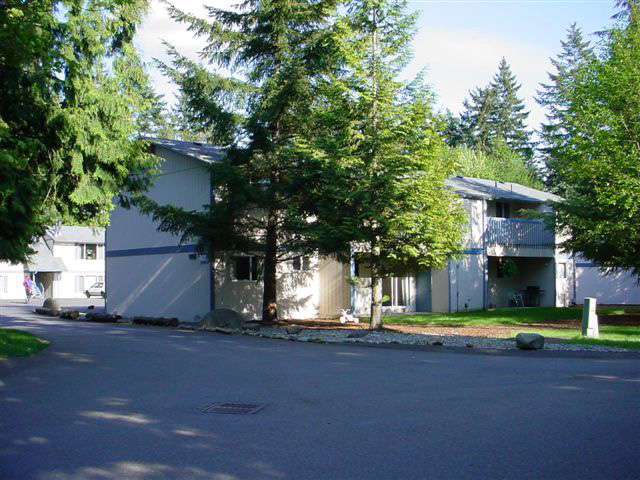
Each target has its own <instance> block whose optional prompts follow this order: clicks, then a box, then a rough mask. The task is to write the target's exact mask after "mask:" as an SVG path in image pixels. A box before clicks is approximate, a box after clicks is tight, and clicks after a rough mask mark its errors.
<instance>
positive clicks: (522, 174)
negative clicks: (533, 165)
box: [443, 143, 544, 189]
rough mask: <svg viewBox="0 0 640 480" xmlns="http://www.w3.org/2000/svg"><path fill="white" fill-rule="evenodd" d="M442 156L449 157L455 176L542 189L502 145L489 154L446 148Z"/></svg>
mask: <svg viewBox="0 0 640 480" xmlns="http://www.w3.org/2000/svg"><path fill="white" fill-rule="evenodd" d="M443 154H444V155H445V156H447V157H450V160H449V161H450V162H452V163H453V165H454V173H455V174H456V175H460V176H463V177H473V178H484V179H487V180H496V181H498V182H512V183H519V184H520V185H525V186H527V187H531V188H536V189H543V187H544V185H543V184H542V182H541V181H540V180H538V178H537V177H536V176H535V174H534V173H533V172H532V170H531V169H530V168H529V167H528V166H527V164H526V163H525V161H524V160H523V159H522V158H521V157H519V156H518V155H517V154H516V153H515V152H513V151H512V150H511V149H509V147H507V146H506V145H504V143H499V144H497V145H496V147H495V149H494V151H493V152H492V153H490V154H486V153H483V152H481V151H478V150H472V149H470V148H468V147H448V148H446V149H445V150H444V153H443Z"/></svg>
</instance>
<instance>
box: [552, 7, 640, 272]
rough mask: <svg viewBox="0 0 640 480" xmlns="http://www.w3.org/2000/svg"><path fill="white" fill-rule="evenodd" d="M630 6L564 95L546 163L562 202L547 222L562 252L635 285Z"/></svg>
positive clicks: (639, 45) (635, 134) (636, 194)
mask: <svg viewBox="0 0 640 480" xmlns="http://www.w3.org/2000/svg"><path fill="white" fill-rule="evenodd" d="M627 3H628V4H629V14H628V15H626V16H623V17H622V19H623V20H622V23H621V24H620V25H617V26H615V27H614V28H612V29H611V30H609V31H608V32H606V34H605V35H604V36H603V40H602V45H601V49H600V51H599V53H598V55H597V57H595V58H589V59H587V60H585V61H584V62H582V63H581V65H580V66H579V67H578V69H577V70H576V71H575V72H574V75H573V77H572V81H571V85H570V88H567V96H566V100H567V102H566V110H565V114H564V115H563V119H564V124H563V130H564V132H565V138H564V139H563V141H562V142H561V143H560V144H559V145H558V147H557V148H555V149H554V150H553V152H552V154H553V158H552V162H551V163H550V168H551V170H552V173H553V175H554V176H555V177H556V178H557V182H558V184H559V185H562V186H563V187H564V197H565V200H564V201H563V202H558V203H557V204H555V205H554V208H555V212H556V214H555V216H554V217H553V218H551V219H550V220H551V221H554V222H555V224H556V226H557V229H558V231H560V232H563V233H564V234H568V238H567V240H566V241H565V242H563V245H564V247H565V248H566V249H568V250H570V251H573V252H576V253H579V254H580V255H582V256H583V257H585V258H587V259H589V260H591V261H593V262H595V263H597V264H598V265H599V266H601V267H602V268H603V269H631V270H632V271H633V272H634V273H635V274H636V275H638V277H639V278H640V260H639V259H640V222H639V221H638V214H639V213H640V142H639V139H640V16H639V14H640V6H638V4H637V2H627Z"/></svg>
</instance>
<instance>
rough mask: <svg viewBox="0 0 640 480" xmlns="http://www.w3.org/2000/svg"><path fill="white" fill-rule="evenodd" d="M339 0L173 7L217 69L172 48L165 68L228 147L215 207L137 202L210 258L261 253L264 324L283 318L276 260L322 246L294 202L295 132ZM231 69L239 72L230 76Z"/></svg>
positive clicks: (321, 67)
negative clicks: (194, 12) (308, 233)
mask: <svg viewBox="0 0 640 480" xmlns="http://www.w3.org/2000/svg"><path fill="white" fill-rule="evenodd" d="M335 8H336V5H335V3H334V2H332V1H316V0H291V1H282V0H262V1H258V0H246V1H245V2H244V3H242V4H241V5H239V6H237V7H236V9H235V10H234V11H226V10H221V9H217V8H212V7H209V8H208V15H209V19H208V20H203V19H200V18H197V17H194V16H190V15H187V14H185V13H183V12H181V11H179V10H178V9H176V8H173V7H170V8H169V11H170V14H171V16H172V17H173V18H174V19H175V20H177V21H179V22H182V23H186V24H187V25H189V29H190V30H191V31H193V32H194V33H195V34H196V35H198V36H204V37H206V38H207V39H208V42H209V43H208V46H207V47H206V48H205V49H204V51H203V52H202V57H203V58H204V59H206V60H207V61H208V62H209V63H210V64H212V65H214V66H216V67H217V70H216V71H215V72H211V71H210V70H209V69H207V68H205V67H203V66H202V65H200V64H197V63H195V62H192V61H190V60H188V59H187V58H185V57H184V56H182V55H181V54H180V53H178V52H177V51H176V50H175V49H174V48H172V47H169V53H170V54H171V56H172V57H173V60H172V63H171V65H166V64H164V65H161V66H162V68H163V69H164V71H165V73H166V74H167V75H168V76H169V77H170V78H171V79H172V80H173V81H174V82H175V83H177V84H178V85H179V87H180V91H181V102H182V105H181V107H182V108H181V111H182V113H183V115H184V117H183V118H184V121H185V122H186V123H188V124H189V125H191V126H197V127H198V129H199V130H200V132H201V133H203V134H205V135H206V137H207V140H208V141H209V142H211V143H214V144H216V145H220V146H224V147H225V152H226V155H225V159H224V160H223V161H222V162H220V163H219V164H216V165H213V166H212V170H211V178H212V182H213V188H214V191H215V197H216V199H215V202H214V203H213V205H210V206H204V207H203V210H201V211H193V212H186V211H184V210H182V209H179V208H175V207H172V206H160V205H157V204H155V203H153V202H151V201H149V200H148V199H145V200H141V199H138V202H139V205H140V206H141V208H142V210H143V211H146V212H148V213H152V215H153V217H154V219H156V220H160V226H159V228H160V230H162V231H169V232H173V233H176V234H181V235H182V238H183V239H186V238H194V239H196V240H197V241H198V242H199V245H200V246H201V248H203V249H207V250H208V252H209V255H210V257H211V258H212V259H213V257H214V256H215V255H220V256H225V257H226V258H229V255H231V254H233V253H234V252H239V253H240V252H242V253H247V254H251V255H256V256H258V257H259V258H261V259H262V277H263V287H264V289H263V301H262V321H263V322H265V323H270V322H273V321H275V320H276V319H277V317H278V312H277V297H278V295H277V286H276V285H277V283H276V266H277V264H278V263H280V262H283V261H288V260H290V259H292V258H295V257H296V256H301V255H304V254H307V253H309V252H311V251H313V248H312V245H310V243H309V241H308V239H307V238H306V237H305V236H304V235H302V234H301V228H302V227H304V225H303V224H304V222H303V221H301V219H300V218H299V217H298V216H297V213H296V210H297V209H296V208H295V206H296V205H297V204H298V203H299V202H300V201H301V197H304V196H305V195H306V191H307V185H305V184H304V183H303V182H301V181H300V180H299V179H300V178H302V177H303V175H302V174H301V173H300V170H301V169H303V168H304V165H303V164H301V162H300V161H299V159H298V157H296V155H295V152H294V150H295V140H294V139H295V138H296V136H297V135H300V134H302V133H304V129H305V128H306V127H305V125H306V124H307V123H308V122H307V120H306V119H307V118H308V116H309V107H310V105H311V103H312V102H313V100H314V95H313V90H312V86H313V83H314V82H315V81H316V79H317V78H319V77H320V76H321V75H323V73H325V71H326V70H327V68H328V66H331V65H332V63H331V62H329V61H327V60H328V58H330V57H331V56H332V55H333V54H332V50H333V49H332V48H330V45H329V43H328V42H327V39H328V35H329V31H330V26H331V25H330V19H331V18H332V15H333V14H334V12H335ZM228 72H231V73H232V74H233V78H231V77H229V76H226V75H227V73H228Z"/></svg>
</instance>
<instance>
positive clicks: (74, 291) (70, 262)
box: [53, 243, 105, 298]
mask: <svg viewBox="0 0 640 480" xmlns="http://www.w3.org/2000/svg"><path fill="white" fill-rule="evenodd" d="M53 255H54V256H56V257H60V258H61V259H62V261H63V262H64V264H65V266H66V267H67V270H66V271H64V272H61V273H60V276H59V280H54V292H56V293H54V296H56V297H58V298H79V297H84V291H85V290H86V289H87V288H89V287H90V286H91V285H92V284H93V283H94V282H96V281H98V280H99V279H100V278H102V279H103V280H104V268H105V262H104V245H103V244H100V243H98V258H97V259H96V260H82V259H80V258H76V245H75V244H72V243H69V244H64V243H55V244H54V245H53ZM78 277H83V281H82V282H79V281H78Z"/></svg>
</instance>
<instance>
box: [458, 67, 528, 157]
mask: <svg viewBox="0 0 640 480" xmlns="http://www.w3.org/2000/svg"><path fill="white" fill-rule="evenodd" d="M519 89H520V85H519V84H518V83H517V80H516V77H515V75H514V74H513V73H512V72H511V67H510V66H509V64H508V63H507V61H506V60H505V59H504V58H503V59H502V60H501V62H500V65H499V67H498V72H497V73H496V75H494V77H493V80H492V81H491V82H490V83H489V85H487V86H486V87H484V88H476V89H474V90H472V91H470V92H469V97H470V98H469V99H465V101H464V107H465V110H464V111H463V112H462V113H461V115H460V119H459V120H455V121H452V117H451V116H450V117H449V118H450V120H449V123H450V125H449V130H450V131H451V137H450V139H449V144H450V145H453V146H458V145H464V146H467V147H470V148H475V149H477V150H480V151H482V152H484V153H491V152H492V151H493V150H494V149H495V147H496V146H497V145H499V144H500V143H504V144H506V145H507V146H508V147H509V148H510V149H511V150H513V151H514V152H516V153H517V154H518V155H520V156H521V157H522V158H523V159H525V160H530V159H531V157H532V154H533V151H532V147H531V143H530V138H529V137H530V134H529V132H528V131H527V128H526V125H525V123H524V122H525V120H526V118H527V117H528V116H529V112H526V111H525V110H524V108H525V107H524V103H523V101H522V99H520V98H518V96H517V94H518V90H519Z"/></svg>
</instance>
